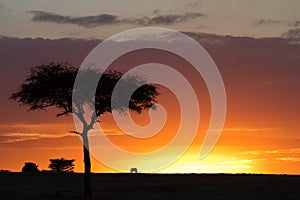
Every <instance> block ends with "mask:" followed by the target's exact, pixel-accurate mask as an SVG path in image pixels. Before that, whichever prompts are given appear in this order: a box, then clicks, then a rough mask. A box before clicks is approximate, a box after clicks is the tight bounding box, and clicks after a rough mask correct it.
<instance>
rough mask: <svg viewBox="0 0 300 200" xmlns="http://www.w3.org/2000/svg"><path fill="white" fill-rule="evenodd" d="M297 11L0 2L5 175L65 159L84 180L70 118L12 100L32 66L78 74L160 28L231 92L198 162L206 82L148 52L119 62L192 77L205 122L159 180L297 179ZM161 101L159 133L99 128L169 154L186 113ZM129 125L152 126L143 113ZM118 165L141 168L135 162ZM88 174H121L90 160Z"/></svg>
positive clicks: (135, 1)
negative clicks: (94, 58)
mask: <svg viewBox="0 0 300 200" xmlns="http://www.w3.org/2000/svg"><path fill="white" fill-rule="evenodd" d="M299 8H300V1H298V0H287V1H282V0H261V1H258V0H254V1H246V0H224V1H219V0H186V1H183V0H152V1H145V0H126V1H124V0H103V1H96V0H88V1H80V0H72V1H63V2H62V1H54V0H44V1H38V0H27V1H16V0H0V64H1V68H0V80H1V84H0V105H1V106H0V108H1V111H0V152H1V153H0V169H8V170H12V171H20V170H21V168H22V166H23V164H24V162H35V163H37V164H38V165H39V169H41V170H42V169H47V168H48V164H49V159H50V158H60V157H64V158H69V159H75V160H76V161H75V171H76V172H82V171H83V153H82V144H81V141H80V139H79V137H78V136H76V135H72V134H70V133H69V131H70V130H75V127H74V123H73V118H72V116H71V115H69V116H65V117H60V118H56V117H55V114H56V110H55V109H51V110H48V111H47V112H45V111H40V112H28V111H27V108H26V107H19V106H18V104H17V103H15V102H12V101H9V100H8V98H9V96H10V94H11V93H12V92H14V91H16V90H17V89H18V86H19V85H20V84H21V83H22V81H23V80H24V78H25V75H26V72H27V71H28V69H29V68H30V67H31V66H34V65H36V64H40V63H43V62H47V61H68V62H70V63H72V64H74V65H75V66H80V64H81V63H82V61H83V59H84V58H85V57H86V56H87V54H88V53H89V52H90V51H91V50H92V49H93V48H94V47H95V46H97V45H98V44H99V43H100V42H101V41H102V40H104V39H106V38H107V37H109V36H111V35H113V34H116V33H119V32H121V31H125V30H128V29H131V28H137V27H148V26H154V27H164V28H170V29H174V30H176V31H180V32H183V33H185V34H187V35H188V36H190V37H192V38H193V39H195V40H196V41H197V42H199V43H200V44H201V45H202V46H203V47H204V48H205V49H206V51H207V52H208V53H209V54H210V56H211V57H212V58H213V60H214V61H215V63H216V65H217V66H218V68H219V71H220V73H221V75H222V77H223V81H224V85H225V89H226V93H227V116H226V121H225V125H224V128H223V131H222V134H221V136H220V138H219V141H218V143H217V145H216V146H215V148H214V149H213V151H212V152H211V153H210V154H209V155H208V156H207V157H206V158H204V159H199V150H200V147H201V144H202V142H203V139H204V136H205V132H206V130H207V127H208V124H209V120H210V114H211V113H210V99H209V94H208V91H207V88H206V86H205V83H204V82H203V80H202V79H201V77H198V76H195V75H194V73H193V70H191V66H189V65H188V64H187V63H186V62H184V61H183V60H180V59H178V58H177V59H175V58H174V57H172V55H170V54H161V53H159V52H151V55H152V57H151V58H147V56H145V55H144V54H143V53H142V52H136V54H132V55H127V56H124V57H122V58H121V59H119V60H117V61H116V62H115V63H114V65H115V67H118V66H122V67H125V68H126V67H130V66H132V65H136V64H143V62H146V61H148V62H150V61H151V62H153V61H160V62H164V63H165V64H168V65H170V66H172V67H173V68H174V69H177V70H178V71H179V72H180V73H182V74H185V75H186V77H187V78H188V79H189V81H190V82H191V84H192V86H193V88H194V90H195V92H196V95H197V97H198V99H199V105H200V109H201V121H200V126H199V130H198V131H197V136H196V138H195V140H194V142H193V144H192V145H191V147H190V148H189V149H188V150H187V151H186V153H185V154H184V155H183V156H182V157H181V158H180V159H178V160H177V161H176V162H175V163H173V164H172V165H170V166H168V167H166V168H164V169H161V170H158V171H155V172H160V173H275V174H300V132H299V130H300V105H299V102H300V92H299V91H300V12H299ZM140 58H144V59H140ZM199 83H200V84H199ZM161 93H162V95H161V96H160V97H159V103H160V104H162V105H163V106H164V107H165V109H166V111H167V114H168V119H167V122H166V124H165V127H164V128H163V129H162V130H161V132H159V134H157V135H156V136H155V137H152V138H148V139H134V138H131V137H129V136H126V135H125V134H124V133H122V132H121V131H120V130H119V129H118V127H116V125H115V124H114V123H113V120H112V116H111V115H110V114H107V115H104V116H101V119H100V121H101V125H102V126H103V128H104V130H105V131H106V135H107V137H108V138H109V139H110V140H111V141H112V142H113V143H115V144H117V145H118V146H120V147H121V148H123V149H126V150H128V151H132V152H149V151H154V150H156V149H157V148H159V147H161V146H163V145H166V144H167V143H168V141H169V140H170V139H172V138H173V137H174V136H175V133H176V129H177V128H178V123H179V120H180V112H179V105H178V102H177V100H176V97H175V96H174V94H172V93H171V92H170V91H169V90H167V89H166V88H161ZM133 118H134V119H135V120H136V122H137V123H138V124H140V125H147V123H149V117H148V115H147V113H143V114H142V115H134V116H133ZM183 120H187V121H189V120H193V119H183ZM108 155H109V153H108ZM168 156H170V155H162V156H161V158H157V160H155V159H154V160H153V162H154V163H155V162H159V159H163V158H166V159H168ZM116 162H119V163H120V165H126V166H127V165H128V167H135V164H136V163H135V162H139V161H132V160H127V159H122V158H116ZM128 169H129V168H128ZM139 170H140V171H141V172H143V168H142V167H139ZM92 171H93V172H116V171H115V170H113V169H110V168H108V167H106V166H105V165H104V164H103V163H101V162H100V161H98V160H97V159H94V158H93V159H92Z"/></svg>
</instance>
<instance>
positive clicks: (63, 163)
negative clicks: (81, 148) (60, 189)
mask: <svg viewBox="0 0 300 200" xmlns="http://www.w3.org/2000/svg"><path fill="white" fill-rule="evenodd" d="M74 161H75V160H74V159H71V160H68V159H64V158H60V159H50V164H49V168H50V169H51V170H52V171H53V172H74Z"/></svg>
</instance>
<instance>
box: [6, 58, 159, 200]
mask: <svg viewBox="0 0 300 200" xmlns="http://www.w3.org/2000/svg"><path fill="white" fill-rule="evenodd" d="M77 72H78V68H76V67H74V66H72V65H71V64H69V63H67V62H65V63H62V62H50V63H46V64H41V65H36V66H34V67H32V68H31V69H30V70H29V73H28V74H27V75H26V78H25V80H24V82H23V83H22V84H21V86H20V88H19V89H18V91H17V92H15V93H13V94H12V95H11V97H10V99H12V100H15V101H16V102H18V103H19V105H21V106H29V110H30V111H34V110H46V109H47V108H50V107H56V108H57V109H58V113H57V116H58V117H59V116H64V115H68V114H70V113H73V114H74V115H76V116H77V118H78V119H79V120H80V121H81V123H82V127H83V128H82V130H81V131H71V132H73V133H76V134H78V135H80V136H81V138H82V142H83V153H84V195H85V196H86V197H90V196H91V195H92V192H91V179H90V172H91V161H90V153H89V141H88V133H89V130H91V129H92V128H93V126H94V124H95V123H97V122H99V116H101V115H103V114H105V113H107V112H112V106H111V102H112V101H114V98H113V97H112V91H113V89H114V87H115V85H116V83H117V82H118V81H122V84H121V85H123V86H125V87H133V88H138V89H137V90H135V92H134V93H133V94H132V95H131V97H130V100H129V109H130V110H132V111H135V112H137V113H141V112H142V111H143V110H144V109H148V108H150V107H151V106H153V105H154V104H155V103H156V98H157V96H158V95H159V94H160V93H159V91H158V87H157V86H155V85H152V84H146V83H145V80H143V79H142V78H140V77H137V76H131V77H127V78H125V79H123V78H122V79H121V77H122V75H123V74H122V73H121V72H119V71H115V70H111V71H108V72H100V71H98V70H95V69H92V68H91V69H87V70H85V71H81V72H80V75H81V76H83V77H81V78H84V79H85V80H95V78H97V77H100V74H99V73H101V75H102V76H101V79H100V80H99V82H98V85H97V87H96V92H94V93H93V92H91V91H90V90H89V88H90V86H91V85H89V84H90V83H89V82H88V81H87V83H86V84H84V85H83V86H82V87H81V88H80V89H78V88H77V90H75V89H74V88H73V85H74V81H75V79H76V75H77ZM77 78H78V77H77ZM74 94H76V98H75V99H74V98H73V99H72V95H74ZM73 97H74V96H73ZM84 105H88V106H90V107H91V106H94V108H95V109H94V113H92V114H91V117H90V119H89V120H87V119H86V118H85V115H84V114H85V110H84ZM115 105H117V107H114V108H113V109H116V110H119V111H124V108H126V107H127V106H128V102H127V104H126V105H125V104H124V103H122V102H121V103H118V102H117V103H115Z"/></svg>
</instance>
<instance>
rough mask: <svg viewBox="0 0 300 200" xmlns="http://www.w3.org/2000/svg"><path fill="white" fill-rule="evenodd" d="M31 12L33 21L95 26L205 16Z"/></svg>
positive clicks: (162, 22) (163, 22) (172, 21)
mask: <svg viewBox="0 0 300 200" xmlns="http://www.w3.org/2000/svg"><path fill="white" fill-rule="evenodd" d="M29 12H30V13H31V14H33V17H32V19H31V21H34V22H50V23H57V24H74V25H78V26H83V27H88V28H90V27H97V26H101V25H116V24H120V23H125V24H138V25H143V26H148V25H170V24H175V23H180V22H184V21H188V20H191V19H195V18H199V17H203V16H205V15H204V14H202V13H193V12H188V13H186V14H183V15H175V14H165V15H159V13H160V11H159V10H155V11H154V13H155V14H156V16H154V17H147V16H143V17H140V18H136V19H131V18H121V17H119V16H116V15H111V14H100V15H95V16H83V17H72V16H64V15H59V14H55V13H51V12H44V11H29Z"/></svg>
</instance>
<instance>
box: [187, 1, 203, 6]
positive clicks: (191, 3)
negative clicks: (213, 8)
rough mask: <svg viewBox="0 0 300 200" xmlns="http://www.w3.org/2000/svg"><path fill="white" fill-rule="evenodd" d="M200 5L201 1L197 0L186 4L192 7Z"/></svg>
mask: <svg viewBox="0 0 300 200" xmlns="http://www.w3.org/2000/svg"><path fill="white" fill-rule="evenodd" d="M201 5H202V3H201V1H199V0H198V1H194V2H190V3H188V4H187V6H188V7H193V8H194V7H197V6H201Z"/></svg>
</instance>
